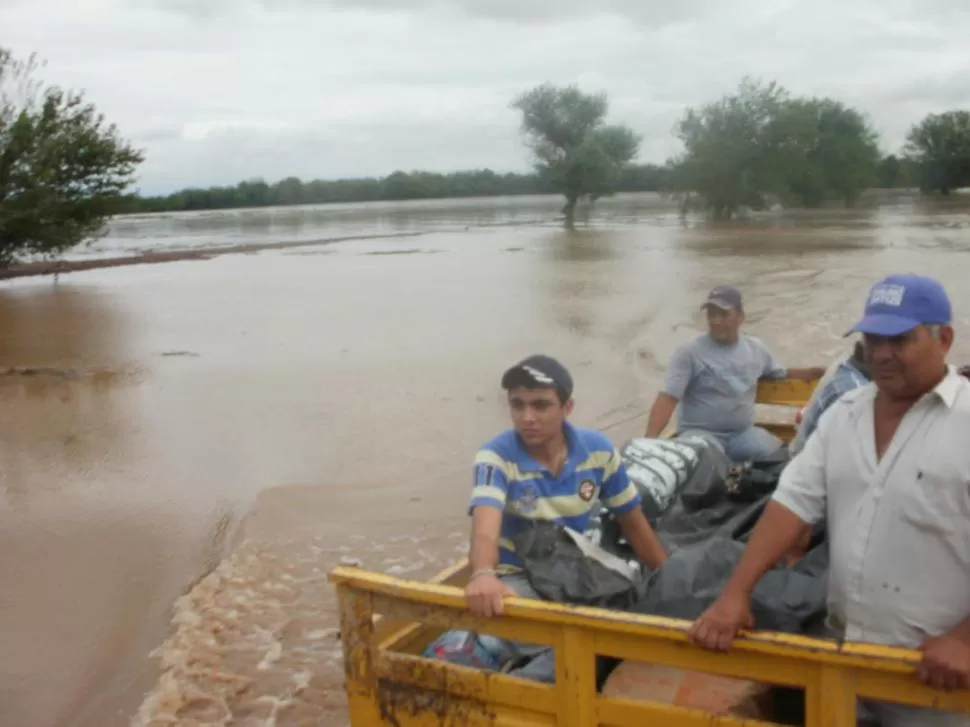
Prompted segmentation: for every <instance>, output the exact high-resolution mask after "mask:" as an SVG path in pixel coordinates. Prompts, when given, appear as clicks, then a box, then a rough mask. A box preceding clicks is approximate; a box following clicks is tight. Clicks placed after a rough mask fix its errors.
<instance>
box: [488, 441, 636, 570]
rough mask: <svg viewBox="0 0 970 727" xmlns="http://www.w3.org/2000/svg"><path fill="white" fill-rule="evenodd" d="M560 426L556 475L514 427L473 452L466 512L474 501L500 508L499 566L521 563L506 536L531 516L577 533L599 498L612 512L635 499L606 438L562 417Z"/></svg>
mask: <svg viewBox="0 0 970 727" xmlns="http://www.w3.org/2000/svg"><path fill="white" fill-rule="evenodd" d="M564 432H565V435H566V442H567V445H568V447H569V458H568V459H567V460H566V464H565V465H564V466H563V468H562V471H561V472H560V473H559V476H558V477H553V475H552V473H551V472H549V470H548V469H546V468H545V467H543V466H542V465H540V464H539V463H538V462H536V460H535V459H534V458H533V457H532V455H530V454H529V453H528V451H527V450H526V448H525V445H524V444H523V442H522V440H521V439H520V438H519V436H518V434H516V432H515V430H514V429H509V430H507V431H505V432H503V433H502V434H500V435H498V436H497V437H495V438H494V439H492V440H491V441H490V442H488V443H487V444H486V445H485V446H484V447H482V448H481V449H480V450H479V451H478V453H477V454H476V455H475V484H474V487H473V489H472V497H471V504H470V506H469V513H470V512H471V511H472V510H473V509H474V508H475V507H476V506H478V505H487V506H489V507H495V508H498V509H499V510H502V512H503V518H502V532H501V536H500V539H499V568H500V570H502V571H506V570H513V569H515V568H518V567H520V566H521V563H520V561H519V559H518V558H517V557H516V555H515V547H514V545H513V544H512V538H513V537H515V535H516V534H518V533H519V532H520V531H521V530H522V528H523V526H524V525H525V524H526V523H527V522H529V521H531V520H551V521H552V522H555V523H558V524H559V525H563V526H565V527H568V528H570V529H572V530H575V531H577V532H580V533H581V532H583V531H585V530H586V528H587V526H588V523H589V519H590V515H591V514H592V513H593V511H594V508H596V507H597V505H598V503H599V502H602V503H603V504H604V505H605V506H606V507H607V508H609V509H610V510H611V511H612V512H614V513H616V514H622V513H624V512H627V511H629V510H632V509H633V508H635V507H639V505H640V495H639V493H638V492H637V489H636V487H634V485H633V484H632V483H631V482H630V480H629V479H628V478H627V474H626V469H625V468H624V467H623V463H622V460H621V459H620V455H619V453H618V452H617V451H616V448H615V447H614V446H613V444H612V443H611V442H610V440H609V439H607V438H606V437H605V436H604V435H602V434H600V433H599V432H596V431H593V430H590V429H581V428H579V427H574V426H572V425H571V424H569V423H568V422H566V423H565V425H564Z"/></svg>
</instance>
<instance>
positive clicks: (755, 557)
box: [724, 500, 806, 596]
mask: <svg viewBox="0 0 970 727" xmlns="http://www.w3.org/2000/svg"><path fill="white" fill-rule="evenodd" d="M805 525H806V523H805V521H804V520H802V519H801V518H799V517H798V516H797V515H796V514H795V513H793V512H792V511H791V510H789V509H788V508H787V507H785V506H784V505H780V504H779V503H777V502H775V501H774V500H771V501H769V502H768V505H767V507H765V511H764V513H762V515H761V518H760V519H759V520H758V524H757V525H755V527H754V530H753V531H752V533H751V539H750V540H749V541H748V546H747V547H746V548H745V549H744V555H742V556H741V562H740V563H738V567H737V568H735V570H734V573H733V574H732V575H731V578H730V580H728V583H727V585H726V586H725V587H724V590H725V591H731V592H733V593H736V594H742V595H744V596H750V595H751V592H752V591H753V590H754V587H755V586H756V585H757V584H758V581H759V580H761V576H763V575H764V574H765V573H766V572H767V571H768V570H770V569H771V568H772V567H773V566H774V565H775V564H776V563H777V562H778V561H779V560H780V559H781V558H782V557H783V556H784V555H785V554H786V553H788V552H789V551H790V550H791V549H792V548H793V547H794V546H795V544H796V543H797V542H798V539H799V537H801V536H802V534H803V533H804V532H805Z"/></svg>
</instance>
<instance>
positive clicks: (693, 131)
mask: <svg viewBox="0 0 970 727" xmlns="http://www.w3.org/2000/svg"><path fill="white" fill-rule="evenodd" d="M788 98H789V97H788V92H787V91H785V90H784V89H783V88H781V87H780V86H778V85H777V84H775V83H770V84H767V85H764V84H761V83H758V82H755V81H752V80H750V79H747V78H745V79H744V80H742V82H741V84H740V86H739V88H738V90H737V91H736V92H735V93H733V94H729V95H726V96H724V97H722V98H720V99H718V100H717V101H714V102H711V103H708V104H705V105H704V106H702V107H701V108H699V109H693V108H691V109H687V111H686V112H685V113H684V116H683V118H682V119H681V120H680V122H679V123H678V124H677V125H676V127H675V134H676V135H677V137H678V138H679V139H680V141H681V143H682V144H683V145H684V151H683V153H682V154H681V155H680V156H679V157H677V158H675V159H673V160H672V161H671V166H672V167H673V168H674V172H673V181H674V185H675V187H676V188H677V189H678V190H680V191H683V192H687V193H696V194H698V195H699V196H700V198H701V199H702V200H703V202H704V206H705V207H706V209H707V210H708V211H709V212H710V213H711V214H712V215H713V217H714V218H715V219H724V218H729V217H731V216H733V215H734V214H735V213H736V212H737V211H738V210H739V209H740V208H741V207H745V206H747V207H751V208H752V209H764V208H765V207H767V206H768V204H769V199H768V197H769V195H770V194H772V193H775V192H776V191H777V190H778V189H779V188H781V187H782V186H783V185H782V178H783V174H784V170H782V169H780V168H779V167H778V165H777V164H776V163H774V162H777V160H778V157H780V156H782V155H783V152H784V151H785V146H786V143H787V139H786V137H785V135H783V134H780V133H779V132H780V131H781V130H780V129H779V128H778V124H777V121H778V118H779V117H780V115H781V112H782V109H783V108H784V107H785V104H786V103H787V102H788ZM772 147H775V148H772ZM772 152H777V153H776V154H774V158H773V155H772Z"/></svg>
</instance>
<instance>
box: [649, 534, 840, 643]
mask: <svg viewBox="0 0 970 727" xmlns="http://www.w3.org/2000/svg"><path fill="white" fill-rule="evenodd" d="M744 548H745V544H744V543H742V542H739V541H737V540H732V539H729V538H723V537H719V538H715V539H713V540H709V541H706V542H703V543H698V544H695V545H690V546H687V547H684V548H681V549H680V550H677V551H676V552H674V553H673V554H672V555H671V556H670V557H669V558H668V559H667V562H666V563H664V565H663V567H662V568H660V569H659V570H657V571H656V572H655V573H654V574H653V575H652V577H651V578H650V582H649V584H648V585H647V589H646V594H645V595H644V597H643V598H641V599H640V600H639V601H638V602H637V603H636V604H635V605H634V606H633V608H632V610H633V611H635V612H637V613H644V614H652V615H655V616H667V617H671V618H682V619H687V620H693V619H696V618H697V617H698V616H700V615H701V614H702V613H703V612H704V610H705V609H706V608H707V607H708V606H710V605H711V604H712V603H714V601H715V600H716V599H717V597H718V596H719V595H720V594H721V591H722V590H723V589H724V586H725V585H726V584H727V581H728V579H729V578H730V576H731V574H732V573H733V572H734V569H735V567H736V566H737V564H738V561H739V560H740V559H741V554H742V553H743V551H744ZM828 564H829V559H828V544H827V542H825V541H824V540H823V541H822V542H820V543H819V544H818V545H816V546H815V547H814V548H812V549H811V550H810V551H809V552H808V553H806V555H805V556H804V557H803V558H802V559H801V560H800V561H799V562H798V563H796V564H795V566H794V567H792V568H788V567H785V566H784V565H783V564H779V565H778V566H777V567H775V568H774V569H772V570H770V571H768V572H767V573H765V575H764V576H762V578H761V580H760V581H758V584H757V586H755V589H754V591H753V593H752V596H751V612H752V615H753V616H754V620H755V628H756V629H764V630H770V631H783V632H787V633H803V632H804V631H805V630H806V629H807V628H809V627H810V626H811V625H812V624H815V623H817V621H818V620H819V619H823V618H824V616H825V611H826V593H827V586H828V578H827V574H828Z"/></svg>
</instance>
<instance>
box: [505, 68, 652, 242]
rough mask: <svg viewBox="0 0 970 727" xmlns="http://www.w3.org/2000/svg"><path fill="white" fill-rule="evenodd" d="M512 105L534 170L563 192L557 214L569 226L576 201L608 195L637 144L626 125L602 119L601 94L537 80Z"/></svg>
mask: <svg viewBox="0 0 970 727" xmlns="http://www.w3.org/2000/svg"><path fill="white" fill-rule="evenodd" d="M512 108H515V109H517V110H519V111H520V112H521V113H522V131H523V133H524V134H525V136H526V139H527V143H528V145H529V148H530V149H532V153H533V154H534V156H535V167H536V170H537V171H538V173H539V174H540V175H541V176H542V177H543V178H544V179H546V180H548V181H549V183H550V184H551V185H552V186H553V188H554V189H556V190H558V191H559V192H561V193H562V194H563V195H564V196H565V197H566V204H565V206H564V207H563V213H564V214H565V216H566V224H567V226H570V227H571V226H572V225H573V224H574V221H575V216H576V204H577V203H578V202H579V200H580V199H582V198H583V197H588V198H589V199H590V200H591V201H595V200H596V199H598V198H600V197H604V196H607V195H611V194H613V193H614V192H615V191H616V190H617V187H618V186H619V185H620V182H621V180H622V178H623V172H624V170H625V169H626V168H627V166H628V165H629V164H630V162H631V161H632V160H633V159H634V157H636V155H637V151H638V149H639V147H640V138H639V137H638V136H637V135H636V134H635V133H634V132H633V131H632V130H631V129H629V128H627V127H626V126H619V125H607V124H606V123H605V119H606V112H607V109H608V102H607V99H606V94H604V93H597V94H587V93H583V92H582V91H580V90H579V89H578V88H577V87H576V86H568V87H565V88H557V87H555V86H552V85H550V84H543V85H542V86H539V87H537V88H534V89H532V90H531V91H528V92H526V93H524V94H522V95H520V96H519V97H518V98H516V99H515V101H513V103H512Z"/></svg>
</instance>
